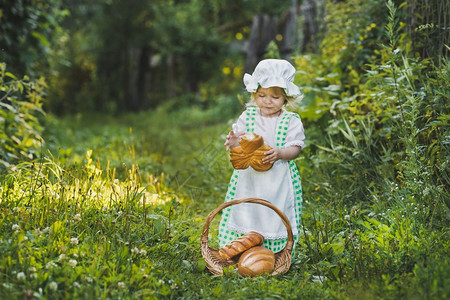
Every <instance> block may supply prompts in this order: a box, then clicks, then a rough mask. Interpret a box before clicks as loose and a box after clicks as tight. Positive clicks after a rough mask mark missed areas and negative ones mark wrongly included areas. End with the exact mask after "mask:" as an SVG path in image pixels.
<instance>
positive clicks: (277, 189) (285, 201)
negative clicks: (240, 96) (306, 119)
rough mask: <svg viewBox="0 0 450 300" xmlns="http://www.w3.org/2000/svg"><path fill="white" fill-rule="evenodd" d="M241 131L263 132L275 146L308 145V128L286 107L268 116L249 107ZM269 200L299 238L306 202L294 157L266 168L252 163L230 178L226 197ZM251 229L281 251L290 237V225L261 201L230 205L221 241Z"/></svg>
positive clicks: (240, 123)
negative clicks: (256, 169)
mask: <svg viewBox="0 0 450 300" xmlns="http://www.w3.org/2000/svg"><path fill="white" fill-rule="evenodd" d="M237 131H238V132H247V133H251V132H253V133H255V134H258V135H261V136H262V137H263V139H264V142H265V143H266V144H267V145H269V146H271V147H279V148H285V147H289V146H300V147H303V146H304V139H305V135H304V130H303V125H302V122H301V120H300V117H299V116H298V115H297V114H294V113H289V112H286V111H284V110H283V111H282V113H281V115H280V116H278V117H264V116H262V115H261V114H260V113H259V109H258V108H254V107H249V108H248V109H247V110H246V111H245V112H244V113H242V114H241V116H240V117H239V119H238V121H237ZM250 197H255V198H261V199H264V200H268V201H269V202H271V203H272V204H274V205H275V206H276V207H277V208H279V209H280V210H282V211H283V212H284V213H285V214H286V216H287V217H288V219H289V221H290V223H291V226H292V231H293V234H294V237H295V238H296V240H297V239H298V235H299V230H300V214H301V206H302V200H303V198H302V195H301V183H300V177H299V174H298V170H297V168H296V166H295V164H294V163H293V162H292V161H285V160H278V161H276V162H275V163H274V165H273V167H272V168H271V169H270V170H268V171H266V172H258V171H255V170H254V169H253V168H252V167H249V168H248V169H245V170H235V171H234V173H233V175H232V178H231V180H230V185H229V189H228V193H227V196H226V201H230V200H233V199H242V198H250ZM248 231H257V232H259V233H260V234H262V235H263V236H264V239H265V244H264V246H266V247H267V248H269V249H271V250H273V251H279V250H281V249H282V247H283V242H284V243H285V242H286V241H287V231H286V227H285V226H284V224H283V223H282V220H281V218H280V217H279V216H278V215H277V214H276V213H275V212H274V211H273V210H272V209H270V208H268V207H265V206H262V205H258V204H239V205H233V206H230V207H228V208H226V209H224V211H223V212H222V218H221V224H220V228H219V244H220V246H221V247H223V246H224V245H225V244H227V243H228V242H230V241H231V240H234V239H235V238H237V237H239V236H240V235H242V234H244V233H246V232H248Z"/></svg>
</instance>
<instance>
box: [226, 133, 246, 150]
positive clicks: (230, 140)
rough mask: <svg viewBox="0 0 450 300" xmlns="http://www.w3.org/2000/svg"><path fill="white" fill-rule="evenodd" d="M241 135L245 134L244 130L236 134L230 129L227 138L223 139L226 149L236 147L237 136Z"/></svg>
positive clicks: (237, 143) (237, 142)
mask: <svg viewBox="0 0 450 300" xmlns="http://www.w3.org/2000/svg"><path fill="white" fill-rule="evenodd" d="M243 135H245V132H241V133H238V134H236V133H235V132H234V130H231V131H230V132H229V133H228V135H227V140H226V141H225V144H223V145H224V146H225V147H227V151H228V150H229V149H230V148H234V147H237V146H238V145H239V138H240V137H241V136H243Z"/></svg>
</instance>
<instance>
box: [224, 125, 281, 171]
mask: <svg viewBox="0 0 450 300" xmlns="http://www.w3.org/2000/svg"><path fill="white" fill-rule="evenodd" d="M239 144H240V146H239V147H235V148H231V150H230V161H231V164H232V165H233V168H235V169H237V170H242V169H247V168H248V167H249V166H251V167H252V168H253V169H254V170H255V171H260V172H263V171H267V170H269V169H270V168H272V164H263V163H262V159H263V158H264V156H265V155H264V153H265V152H266V151H268V150H270V149H272V147H270V146H269V145H267V144H264V140H263V138H262V136H260V135H257V134H252V135H246V136H244V137H243V138H242V139H241V140H240V141H239Z"/></svg>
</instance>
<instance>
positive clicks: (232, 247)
mask: <svg viewBox="0 0 450 300" xmlns="http://www.w3.org/2000/svg"><path fill="white" fill-rule="evenodd" d="M263 242H264V237H263V236H262V235H261V234H259V233H257V232H255V231H250V232H247V233H246V234H244V235H243V236H241V237H240V238H238V239H237V240H234V241H232V242H231V243H229V244H227V245H225V246H224V247H223V248H221V249H220V250H219V255H220V257H221V258H222V259H223V260H228V259H230V258H232V257H235V256H236V255H238V254H241V253H242V252H244V251H245V250H247V249H250V248H252V247H254V246H260V245H262V243H263Z"/></svg>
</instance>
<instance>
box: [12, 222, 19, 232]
mask: <svg viewBox="0 0 450 300" xmlns="http://www.w3.org/2000/svg"><path fill="white" fill-rule="evenodd" d="M11 228H12V230H14V231H17V230H19V229H20V226H19V225H17V224H14V225H13V226H12V227H11Z"/></svg>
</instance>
